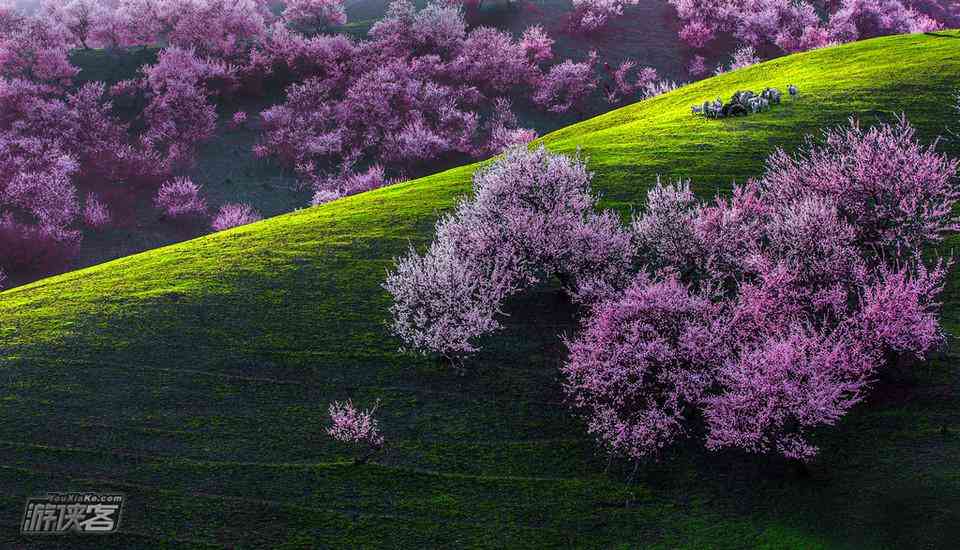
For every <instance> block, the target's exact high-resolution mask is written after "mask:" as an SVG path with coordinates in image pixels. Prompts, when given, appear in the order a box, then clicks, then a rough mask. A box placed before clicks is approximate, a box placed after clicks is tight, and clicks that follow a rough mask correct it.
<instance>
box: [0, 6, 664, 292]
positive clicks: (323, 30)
mask: <svg viewBox="0 0 960 550" xmlns="http://www.w3.org/2000/svg"><path fill="white" fill-rule="evenodd" d="M345 13H346V12H345V10H344V5H343V2H342V0H288V1H286V2H282V3H278V2H273V1H271V0H42V1H41V2H39V6H38V7H37V9H36V10H34V11H32V12H30V13H25V12H20V11H18V10H16V9H14V8H13V7H12V4H10V3H8V2H0V107H2V111H0V164H2V172H0V258H3V259H2V260H0V262H2V265H0V269H2V270H6V271H7V272H8V273H16V274H18V275H20V276H21V277H23V276H24V275H25V274H34V276H35V275H42V274H44V273H49V272H52V271H56V270H58V269H62V268H63V267H65V266H66V265H67V263H68V262H69V260H70V258H71V257H72V256H73V255H74V254H75V253H76V251H77V249H78V247H79V246H80V243H81V239H82V234H83V231H84V230H87V231H90V230H102V229H104V228H107V227H110V226H111V225H115V224H118V225H124V224H130V223H132V222H134V217H135V216H137V212H142V210H143V209H142V208H139V205H142V204H153V205H155V206H156V208H157V209H158V210H159V212H160V213H162V216H163V218H162V219H164V220H167V221H168V222H171V223H184V222H186V221H187V220H196V219H200V218H204V217H208V218H209V217H214V218H216V219H214V220H212V223H211V227H213V228H222V227H232V226H234V225H236V224H238V223H245V222H248V221H251V220H256V219H258V218H259V215H258V214H256V212H254V211H252V209H251V207H250V206H249V205H227V206H229V208H226V207H225V208H224V209H222V210H221V211H220V212H219V213H216V212H215V211H213V210H210V209H208V207H207V204H206V200H205V198H204V197H203V190H202V189H201V188H200V186H197V185H195V184H194V183H193V182H192V181H191V180H190V179H189V177H188V176H189V172H190V170H191V168H192V167H193V166H194V165H195V163H196V161H197V156H198V152H199V147H200V146H201V145H202V144H204V143H205V142H207V141H209V140H210V139H211V138H212V137H213V136H214V135H215V134H216V133H217V131H218V129H219V128H221V127H223V128H228V129H231V128H232V129H239V128H256V129H259V130H260V131H261V139H260V140H259V142H258V143H257V145H256V146H255V147H254V150H253V151H252V154H255V155H257V156H259V157H265V158H271V159H273V160H275V161H276V162H278V163H279V164H280V165H282V166H283V167H285V168H287V169H289V170H291V171H293V172H295V173H296V174H298V175H299V176H300V178H301V179H302V180H303V181H304V182H305V183H306V184H309V185H311V186H312V187H313V190H314V193H315V196H314V203H315V204H319V203H323V202H327V201H330V200H333V199H336V198H338V197H341V196H343V195H347V194H352V193H357V192H361V191H366V190H368V189H372V188H375V187H379V186H381V185H384V184H387V183H390V182H392V181H396V180H398V179H402V178H405V177H411V176H416V175H420V174H422V173H425V172H427V171H429V170H431V166H434V165H435V164H434V163H436V162H437V161H443V160H445V159H446V160H449V161H451V162H463V161H466V160H469V159H471V158H482V157H487V156H490V155H493V154H496V153H499V152H501V151H503V150H504V149H506V148H508V147H510V146H513V145H516V144H522V143H527V142H529V141H530V140H532V139H534V138H535V137H536V132H535V131H533V130H531V129H527V128H523V127H521V126H520V124H519V122H518V117H517V115H516V114H515V113H514V110H513V106H512V103H511V99H512V98H516V97H522V98H530V100H529V101H530V103H532V105H533V106H534V107H536V108H539V109H542V110H543V111H545V112H551V113H563V112H567V111H571V110H572V111H580V110H581V109H583V105H584V103H585V102H586V101H587V99H588V98H590V97H591V96H592V94H599V95H605V96H606V97H607V99H609V101H610V102H612V103H617V104H619V103H624V102H626V101H629V100H630V99H632V98H640V97H646V96H650V95H655V94H657V93H662V92H663V91H666V90H669V89H671V88H672V87H673V86H674V84H672V83H670V82H665V81H661V80H658V78H657V74H656V71H654V70H653V69H651V68H645V67H640V66H638V65H637V64H636V62H634V61H631V60H627V61H625V62H624V63H623V64H622V65H621V66H620V67H619V68H618V69H617V70H616V71H615V72H614V71H613V70H611V69H609V68H607V71H606V73H604V72H603V71H601V70H600V69H599V68H598V66H599V62H598V61H597V55H596V53H595V52H585V53H584V56H583V58H582V59H579V60H573V59H568V60H555V59H554V54H553V51H552V49H553V43H554V41H553V39H552V38H551V37H550V36H548V35H547V33H546V32H545V31H544V30H543V28H541V27H539V26H533V27H530V28H528V29H526V30H525V31H524V32H523V33H522V34H520V35H519V36H514V35H511V34H509V33H507V32H504V31H500V30H497V29H494V28H490V27H483V26H479V27H473V28H471V27H469V26H468V24H467V22H466V20H465V18H464V12H463V11H462V10H461V8H460V7H457V6H455V5H451V4H432V3H431V4H427V5H426V7H424V8H423V9H416V8H415V7H414V6H413V4H412V3H410V2H409V1H407V0H397V1H395V2H393V3H391V4H390V5H389V7H388V9H387V12H386V15H385V16H384V17H383V18H382V19H381V20H380V21H378V22H377V23H376V24H374V25H373V27H372V28H371V29H370V31H369V33H368V35H367V36H366V37H365V38H363V39H358V38H354V37H352V36H350V35H347V34H334V33H330V31H331V30H332V29H335V27H336V26H338V25H342V24H343V23H344V22H345V20H346V15H345ZM89 48H104V49H106V50H107V51H109V52H118V51H122V50H127V49H138V48H156V49H157V50H158V51H157V55H156V60H155V62H152V63H151V64H149V65H146V66H143V67H141V68H140V70H139V73H138V75H137V77H136V78H133V79H130V80H124V81H121V82H116V83H111V84H110V85H107V84H106V83H89V82H88V83H85V84H81V82H80V81H79V80H78V78H77V77H78V72H79V70H78V69H77V68H76V67H74V66H73V65H72V64H71V61H70V52H71V50H74V49H89ZM601 88H602V90H601ZM277 89H280V90H285V93H284V94H283V97H284V98H283V99H282V100H281V101H280V102H279V103H278V104H276V105H274V106H272V107H269V108H267V109H266V110H264V111H263V112H262V113H260V114H259V116H258V117H256V120H251V119H250V117H249V115H248V113H247V112H243V111H238V112H235V113H232V114H230V115H229V116H230V118H229V119H228V121H226V122H225V123H223V124H222V126H221V120H220V117H219V114H218V108H222V107H223V106H226V105H229V104H230V102H231V101H232V100H234V99H236V98H238V97H240V96H264V95H265V94H267V93H270V92H269V91H270V90H277ZM131 113H132V114H131Z"/></svg>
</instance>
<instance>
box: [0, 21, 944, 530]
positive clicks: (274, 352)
mask: <svg viewBox="0 0 960 550" xmlns="http://www.w3.org/2000/svg"><path fill="white" fill-rule="evenodd" d="M791 82H792V83H796V84H797V85H798V86H800V89H801V96H800V97H799V98H798V99H796V100H793V101H791V100H787V101H786V102H785V103H784V104H783V105H781V106H779V107H776V108H774V109H773V110H772V111H770V112H768V113H763V114H760V115H755V116H751V117H747V118H741V119H733V120H719V121H717V120H705V119H702V118H694V117H692V116H691V115H690V111H689V105H690V104H691V103H695V102H700V101H702V100H704V99H711V98H714V97H716V96H718V95H722V96H725V97H727V96H729V95H730V94H731V93H732V92H733V91H735V90H737V89H741V88H752V89H755V90H756V89H759V88H762V87H764V86H767V85H776V86H779V87H781V88H785V87H786V84H788V83H791ZM958 87H960V34H958V33H957V32H948V33H938V34H935V35H911V36H900V37H892V38H883V39H878V40H871V41H867V42H862V43H856V44H852V45H848V46H843V47H839V48H831V49H825V50H819V51H814V52H809V53H804V54H800V55H796V56H791V57H787V58H782V59H778V60H775V61H772V62H769V63H765V64H762V65H759V66H756V67H752V68H750V69H747V70H743V71H737V72H735V73H731V74H727V75H723V76H720V77H717V78H713V79H709V80H706V81H703V82H700V83H697V84H695V85H692V86H689V87H686V88H683V89H680V90H678V91H676V92H673V93H670V94H667V95H665V96H661V97H658V98H655V99H653V100H650V101H644V102H641V103H638V104H636V105H633V106H630V107H627V108H624V109H621V110H618V111H615V112H612V113H609V114H607V115H604V116H600V117H598V118H595V119H592V120H589V121H587V122H584V123H581V124H578V125H576V126H573V127H570V128H567V129H564V130H561V131H558V132H556V133H554V134H551V135H549V136H547V137H546V138H545V142H546V143H547V145H548V146H549V148H550V149H552V150H554V151H559V152H565V153H574V152H575V151H576V150H577V149H578V148H580V149H581V151H582V154H583V155H585V156H587V157H589V163H590V167H591V169H592V170H594V171H595V172H596V177H595V180H594V182H595V186H596V188H597V190H599V191H600V192H601V193H603V195H604V197H605V199H604V201H603V202H604V206H606V207H615V208H618V209H619V210H620V211H621V212H622V213H623V214H624V215H625V216H626V215H628V213H629V211H630V209H631V208H632V207H634V206H636V205H638V204H640V203H641V202H642V200H643V197H644V192H645V190H646V189H647V188H648V187H649V185H650V184H651V183H652V182H653V181H654V180H655V178H656V176H657V174H661V175H663V176H664V177H667V178H676V177H684V178H691V179H692V180H693V182H694V186H695V188H696V190H697V191H698V192H699V193H701V194H702V195H703V196H705V197H706V196H710V195H712V194H714V193H715V192H716V191H717V190H721V191H722V190H725V189H729V186H730V183H731V182H732V181H743V180H745V179H746V178H748V177H750V176H755V175H758V174H759V173H761V171H762V168H763V161H764V158H765V157H766V155H767V154H768V153H769V152H770V151H771V150H772V149H773V148H775V147H777V146H782V147H785V148H787V149H794V148H795V147H796V146H797V145H798V144H799V143H800V142H801V140H802V138H803V136H804V135H805V134H807V133H810V132H815V131H816V130H817V129H818V128H820V127H823V126H826V125H833V124H839V123H843V122H844V121H845V120H846V119H847V118H848V117H849V116H851V115H853V116H857V117H859V118H861V119H862V120H863V121H864V123H872V122H875V121H877V120H890V119H891V118H892V117H893V116H894V114H895V113H900V112H904V113H906V114H907V116H908V117H909V118H910V120H911V122H912V123H913V124H914V125H916V126H917V127H918V128H919V130H920V134H921V136H922V138H923V139H925V140H930V139H933V138H934V137H935V136H937V135H940V134H943V133H944V132H945V129H946V127H947V126H948V125H955V124H957V123H958V122H960V121H958V120H957V117H956V116H955V114H954V113H953V112H951V111H950V110H949V108H948V107H947V105H948V104H949V102H950V99H951V96H952V94H953V93H954V92H955V91H956V89H957V88H958ZM939 147H940V148H941V150H944V151H947V152H949V153H950V154H952V155H960V144H957V143H956V142H946V141H944V142H941V143H940V145H939ZM475 168H476V166H467V167H463V168H458V169H454V170H450V171H447V172H444V173H441V174H437V175H435V176H431V177H427V178H423V179H420V180H416V181H412V182H408V183H404V184H400V185H397V186H394V187H390V188H385V189H381V190H378V191H375V192H371V193H367V194H363V195H359V196H355V197H350V198H346V199H343V200H340V201H337V202H334V203H331V204H328V205H325V206H322V207H318V208H311V209H306V210H302V211H299V212H295V213H292V214H288V215H284V216H280V217H277V218H272V219H269V220H266V221H264V222H261V223H258V224H254V225H251V226H247V227H242V228H237V229H235V230H231V231H227V232H224V233H220V234H216V235H212V236H208V237H204V238H201V239H197V240H194V241H189V242H186V243H181V244H178V245H174V246H169V247H166V248H162V249H157V250H153V251H150V252H146V253H143V254H139V255H136V256H131V257H128V258H123V259H120V260H116V261H113V262H110V263H106V264H102V265H98V266H95V267H92V268H89V269H85V270H82V271H77V272H72V273H68V274H65V275H61V276H58V277H53V278H50V279H45V280H42V281H38V282H36V283H33V284H30V285H27V286H23V287H20V288H16V289H13V290H10V291H7V292H5V293H2V294H0V346H2V349H0V418H2V422H0V487H2V488H3V489H4V490H3V491H2V492H0V529H2V531H0V546H12V547H19V546H32V545H37V546H43V545H47V546H51V547H54V546H63V545H74V546H82V545H88V546H90V547H96V548H103V547H112V546H117V547H131V546H132V547H137V546H142V547H151V548H153V547H159V546H171V547H172V546H176V547H183V546H205V545H206V546H211V547H218V546H251V547H252V546H272V547H288V548H299V547H304V548H308V547H344V546H368V545H369V546H386V547H437V546H440V547H459V546H485V547H514V548H523V547H533V546H552V547H566V546H571V545H574V546H583V547H622V548H633V547H647V546H649V547H660V548H676V547H689V548H746V547H765V548H888V547H889V548H895V547H900V548H950V547H955V544H956V542H957V541H958V540H960V462H958V457H960V397H958V393H957V390H958V389H960V374H958V370H957V368H956V358H957V356H956V355H955V354H952V353H951V354H944V355H942V356H939V357H937V358H935V359H934V360H933V361H931V362H930V363H928V364H925V365H922V366H920V367H917V368H916V369H914V370H912V371H911V372H910V373H909V374H903V373H901V374H900V375H899V380H898V381H897V382H896V383H891V382H885V383H881V384H879V385H878V388H877V391H876V392H875V393H874V396H873V397H872V398H871V399H870V400H869V401H868V402H867V403H865V404H863V405H861V406H860V407H859V408H857V409H856V411H855V412H854V413H853V414H851V415H849V416H848V417H847V418H845V419H843V421H842V422H841V424H840V425H839V427H837V428H836V429H829V430H825V431H824V432H823V433H822V434H820V437H818V438H817V442H818V443H820V444H821V446H822V455H821V458H820V460H819V461H818V462H817V463H816V464H815V465H814V466H813V468H812V476H811V477H809V478H798V477H797V476H793V475H790V474H788V473H787V472H786V469H785V467H784V465H783V464H782V463H780V462H777V461H775V460H769V459H763V458H757V457H751V456H743V455H740V454H737V453H723V454H719V455H712V454H707V453H705V452H703V451H701V450H698V446H697V445H696V444H691V445H689V446H684V447H682V448H678V449H675V450H674V451H673V452H671V453H670V454H668V455H667V456H665V457H664V459H663V460H662V461H661V462H660V463H657V464H652V465H647V466H643V467H642V468H641V469H640V470H639V471H638V473H637V475H636V477H635V479H634V481H633V483H628V482H627V481H628V478H629V468H627V467H625V466H623V465H620V464H617V463H614V464H613V465H611V466H610V467H609V469H608V468H607V461H606V459H604V458H603V457H602V456H599V455H598V454H597V453H596V451H595V448H594V446H593V444H592V442H591V441H590V439H589V438H588V437H587V436H585V435H584V433H583V429H582V426H581V425H580V424H579V423H578V421H577V420H576V419H574V418H573V417H572V416H571V415H570V414H569V412H568V410H567V409H566V408H565V407H564V406H563V404H562V403H561V402H560V397H559V389H558V380H557V366H558V364H559V363H560V362H561V361H562V360H563V356H564V351H563V346H562V344H561V341H560V337H559V334H561V333H563V332H570V331H572V330H573V329H574V320H575V315H576V312H575V311H574V310H573V309H572V308H571V307H570V306H569V305H567V304H566V303H565V302H564V301H563V300H562V299H561V298H560V296H559V294H558V292H557V289H556V288H555V287H553V286H549V285H547V286H545V287H543V288H540V289H537V290H536V291H534V292H530V293H528V294H526V295H524V296H522V297H520V298H518V299H516V300H513V301H511V302H510V303H509V304H508V307H507V310H508V312H509V313H510V317H509V318H508V319H507V322H506V328H505V330H504V331H503V332H501V333H499V334H497V335H496V336H495V337H493V338H490V339H489V340H488V341H487V342H486V347H485V350H484V351H483V352H482V353H481V354H479V355H478V356H477V357H476V359H475V360H473V361H472V362H471V363H470V371H469V372H468V373H467V374H466V375H464V376H457V375H456V374H454V373H452V372H450V371H449V370H447V369H445V368H444V367H443V366H442V365H441V364H440V363H439V362H437V361H434V360H431V359H427V358H421V357H411V356H407V355H402V354H400V353H399V352H398V351H397V348H398V346H399V342H397V341H396V340H394V339H393V338H391V337H390V336H388V334H387V330H386V327H385V321H386V318H387V307H388V304H389V300H388V296H387V295H386V293H385V292H384V291H383V290H382V289H381V288H380V286H379V285H380V283H381V282H382V280H383V279H384V274H385V272H386V270H387V269H388V268H389V267H390V266H391V265H392V261H393V258H394V257H395V256H397V255H399V254H402V253H403V252H404V251H405V249H406V248H407V246H408V243H410V242H413V243H415V244H417V245H419V246H422V245H424V244H425V243H426V242H428V241H429V240H430V239H431V237H432V234H433V225H434V222H435V220H436V218H437V216H438V215H439V214H440V213H441V212H443V211H444V210H447V209H449V208H450V207H451V205H452V204H454V202H455V200H456V199H457V198H458V197H460V196H462V195H463V194H464V193H467V192H468V191H469V188H470V176H471V173H472V172H473V171H474V170H475ZM957 242H960V241H958V240H957V239H954V240H952V241H950V242H948V243H946V245H945V249H947V248H949V247H950V246H951V245H952V244H956V243H957ZM958 281H960V277H957V276H955V277H953V278H952V280H951V284H950V285H949V288H948V291H947V294H946V296H945V300H944V301H945V322H946V325H947V326H948V328H950V329H951V330H953V331H956V330H957V329H958V328H960V303H958V299H960V296H958V293H957V283H958ZM348 397H351V398H353V399H354V400H355V401H356V402H358V403H360V404H368V403H372V402H373V401H374V400H375V399H381V400H382V407H381V418H382V423H383V427H384V431H385V433H386V437H387V439H388V441H389V444H390V446H389V452H388V453H387V454H386V455H385V456H383V457H382V458H381V459H380V461H379V463H377V464H369V465H365V466H354V465H352V464H351V463H350V460H349V455H348V453H347V452H346V450H345V449H342V448H340V447H338V446H336V445H334V444H333V443H332V442H331V441H329V440H328V439H327V438H326V437H325V436H324V435H323V433H322V429H323V426H324V424H325V422H326V406H327V404H328V403H329V402H330V401H332V400H335V399H345V398H348ZM67 490H101V491H107V490H116V491H122V492H124V493H126V494H127V495H128V498H129V505H128V506H129V507H128V509H127V510H126V512H125V514H124V518H123V527H122V528H123V534H120V535H115V536H110V537H105V538H95V539H50V538H46V539H25V538H22V537H20V536H19V535H18V533H17V526H18V522H19V519H20V515H21V514H22V507H23V504H24V501H25V498H26V497H27V496H29V495H35V494H42V493H44V492H46V491H67Z"/></svg>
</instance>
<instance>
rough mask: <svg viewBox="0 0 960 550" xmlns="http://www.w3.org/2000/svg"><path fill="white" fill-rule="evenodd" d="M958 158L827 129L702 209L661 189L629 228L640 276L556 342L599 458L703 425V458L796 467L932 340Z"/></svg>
mask: <svg viewBox="0 0 960 550" xmlns="http://www.w3.org/2000/svg"><path fill="white" fill-rule="evenodd" d="M956 175H957V162H956V161H952V160H949V159H947V158H946V157H944V156H943V155H940V154H938V153H936V152H935V151H934V150H933V148H932V147H922V146H920V145H919V144H918V143H917V142H916V140H915V138H914V130H913V128H911V127H910V126H909V124H908V123H907V122H906V121H905V120H900V121H899V122H898V123H896V124H894V125H882V126H878V127H875V128H871V129H869V130H863V129H861V128H860V127H859V126H858V125H857V124H856V123H852V124H851V125H850V126H848V127H844V128H837V129H831V130H828V131H826V132H825V135H824V138H823V140H822V141H821V142H810V143H809V144H808V145H807V147H806V148H805V149H804V150H803V151H801V152H800V153H799V154H797V155H795V156H789V155H787V154H786V153H784V152H783V151H780V152H778V153H776V154H774V155H773V156H772V157H771V158H770V160H769V163H768V169H767V172H766V174H765V175H764V177H763V178H762V179H761V180H759V181H756V182H751V183H748V184H747V185H744V186H738V187H736V188H735V191H734V193H733V195H732V197H730V198H729V199H723V198H718V199H717V200H716V201H715V202H714V203H713V204H704V203H701V202H700V201H699V200H698V199H697V198H696V197H695V196H694V195H693V194H692V193H691V192H690V190H689V187H688V186H687V185H686V184H683V183H679V184H670V185H664V184H662V183H659V182H658V184H657V185H656V186H655V187H654V188H653V189H652V190H651V191H650V194H649V198H648V205H647V208H646V209H645V211H643V212H642V213H641V214H640V215H639V216H637V217H636V219H635V220H634V223H633V229H634V234H635V242H636V243H637V246H638V254H639V257H640V259H641V261H642V262H643V263H644V264H645V266H646V270H644V271H643V272H641V273H640V274H638V275H637V276H636V279H635V280H634V282H633V283H632V284H631V286H630V287H628V288H627V290H626V291H625V292H624V293H623V294H622V295H620V296H616V297H613V298H611V299H609V300H607V301H605V302H603V303H602V304H600V305H599V306H597V307H595V308H594V309H593V311H592V312H591V315H590V316H589V318H588V319H587V320H586V321H585V323H584V327H583V330H582V332H581V333H580V335H578V336H577V337H576V338H574V339H573V340H571V341H570V342H568V346H569V348H570V359H569V360H568V362H567V364H566V365H565V366H564V367H563V373H564V377H565V380H566V382H565V387H566V391H567V394H568V396H569V397H570V398H571V400H572V402H573V403H574V405H575V406H576V407H578V409H579V410H581V411H582V412H583V414H584V415H585V418H586V420H587V424H588V429H589V430H590V432H591V433H592V434H594V436H595V437H597V439H598V441H600V442H601V444H603V445H604V446H605V448H607V449H608V450H609V451H610V452H611V453H614V454H618V455H622V456H626V457H629V458H631V459H640V458H646V457H650V456H655V455H656V454H657V453H658V452H659V451H660V450H661V449H663V448H664V447H666V446H667V445H669V444H671V443H673V442H675V441H676V440H678V439H680V438H682V437H687V436H689V435H691V434H692V433H693V431H694V430H695V429H697V428H698V425H697V424H696V423H692V422H691V420H692V419H694V418H702V419H703V420H704V426H703V428H704V430H705V434H706V435H705V443H706V446H707V447H708V448H709V449H714V450H716V449H721V448H727V447H734V448H739V449H743V450H746V451H749V452H759V453H767V452H770V453H778V454H781V455H783V456H785V457H787V458H792V459H801V460H808V459H810V458H812V457H813V456H814V455H815V454H816V452H817V448H816V446H815V445H814V444H813V443H811V441H810V436H811V432H812V431H813V430H814V429H816V428H818V427H821V426H830V425H834V424H835V423H836V422H837V421H838V420H839V419H840V418H841V417H842V416H843V415H844V414H846V413H847V412H848V411H849V410H850V408H851V407H852V406H853V405H855V404H856V403H858V402H859V401H861V400H862V399H863V397H864V396H865V394H866V392H867V390H868V389H869V387H870V384H871V382H872V381H873V380H874V379H875V378H876V375H877V373H878V372H879V370H880V369H882V368H883V366H884V365H885V364H887V363H888V362H889V361H890V360H891V357H896V356H898V355H904V356H912V357H918V358H922V357H924V355H925V354H926V353H928V352H929V351H930V350H932V349H934V348H936V347H937V346H938V345H940V344H941V343H942V341H943V333H942V330H941V328H940V324H939V319H938V315H939V311H940V304H939V303H938V301H937V296H938V295H939V293H940V292H941V291H942V289H943V284H944V281H945V277H946V274H947V269H948V268H949V264H946V263H943V262H935V263H934V264H933V265H932V266H930V265H928V263H927V262H926V261H925V260H924V257H923V256H922V253H923V252H924V250H925V249H926V247H927V246H929V245H930V244H933V243H936V242H938V241H939V240H940V239H941V238H942V236H943V235H944V234H945V233H947V232H953V231H956V229H957V225H956V223H957V219H956V217H955V216H954V215H953V214H952V208H953V206H954V205H955V204H956V201H957V198H958V195H957V192H958V185H957V184H958V182H957V178H956Z"/></svg>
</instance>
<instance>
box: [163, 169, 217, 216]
mask: <svg viewBox="0 0 960 550" xmlns="http://www.w3.org/2000/svg"><path fill="white" fill-rule="evenodd" d="M154 203H155V204H156V206H157V208H159V209H160V210H162V211H163V212H164V213H165V214H166V215H167V216H170V217H171V218H177V217H180V216H199V215H203V214H206V212H207V201H206V200H204V198H203V196H202V195H200V186H199V185H197V184H195V183H193V180H191V179H190V178H176V179H173V180H170V181H168V182H166V183H164V184H163V185H161V186H160V190H159V191H158V192H157V196H156V198H155V199H154Z"/></svg>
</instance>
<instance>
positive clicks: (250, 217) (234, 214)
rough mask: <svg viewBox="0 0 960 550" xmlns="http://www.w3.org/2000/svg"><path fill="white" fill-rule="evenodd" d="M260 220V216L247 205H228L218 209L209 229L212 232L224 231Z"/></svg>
mask: <svg viewBox="0 0 960 550" xmlns="http://www.w3.org/2000/svg"><path fill="white" fill-rule="evenodd" d="M261 219H262V218H261V217H260V214H258V213H257V212H256V211H255V210H254V209H253V207H251V206H250V205H248V204H236V203H228V204H225V205H223V206H221V207H220V210H219V211H218V212H217V215H216V216H214V218H213V222H211V224H210V227H212V228H213V230H214V231H224V230H227V229H230V228H231V227H239V226H241V225H248V224H251V223H254V222H258V221H260V220H261Z"/></svg>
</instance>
